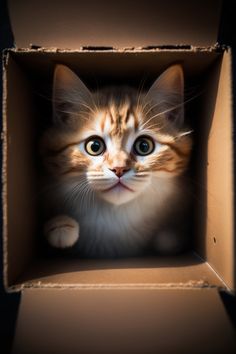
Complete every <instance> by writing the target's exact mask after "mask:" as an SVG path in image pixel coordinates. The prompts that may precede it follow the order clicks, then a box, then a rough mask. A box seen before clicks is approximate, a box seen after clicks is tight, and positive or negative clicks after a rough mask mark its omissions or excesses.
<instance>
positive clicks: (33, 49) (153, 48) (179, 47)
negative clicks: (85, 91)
mask: <svg viewBox="0 0 236 354" xmlns="http://www.w3.org/2000/svg"><path fill="white" fill-rule="evenodd" d="M227 49H228V46H225V45H220V44H219V43H216V44H215V45H213V46H209V47H196V46H192V45H188V44H175V45H160V46H158V45H149V46H145V47H124V48H115V47H110V46H109V47H104V46H96V47H95V46H89V45H88V46H83V47H80V48H78V49H70V48H57V47H40V46H38V45H34V44H31V45H30V47H29V48H17V47H15V48H11V49H9V50H8V51H11V52H17V53H20V52H22V53H28V52H30V53H81V52H101V53H103V52H114V53H124V52H128V53H129V52H130V53H143V52H169V51H171V52H172V51H173V52H174V51H177V52H223V51H224V50H227Z"/></svg>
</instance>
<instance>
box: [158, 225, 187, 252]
mask: <svg viewBox="0 0 236 354" xmlns="http://www.w3.org/2000/svg"><path fill="white" fill-rule="evenodd" d="M153 246H154V249H155V251H156V252H158V253H160V254H163V255H173V254H177V253H179V252H181V251H182V250H183V241H182V240H181V235H180V234H179V233H178V232H175V231H172V230H163V231H160V232H159V233H158V235H157V236H156V237H155V239H154V244H153Z"/></svg>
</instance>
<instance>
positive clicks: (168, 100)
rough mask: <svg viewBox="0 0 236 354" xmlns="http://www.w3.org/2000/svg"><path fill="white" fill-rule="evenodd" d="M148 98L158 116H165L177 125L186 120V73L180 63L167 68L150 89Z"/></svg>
mask: <svg viewBox="0 0 236 354" xmlns="http://www.w3.org/2000/svg"><path fill="white" fill-rule="evenodd" d="M146 99H147V100H148V101H149V102H150V105H151V106H153V110H154V112H155V113H156V114H157V116H158V115H159V113H160V114H162V113H163V114H165V116H166V117H167V118H168V119H169V120H170V121H171V122H173V123H174V124H175V125H177V126H179V127H180V126H182V124H183V122H184V73H183V68H182V66H181V65H179V64H175V65H172V66H170V67H169V68H168V69H167V70H165V71H164V72H163V73H162V74H161V75H160V76H159V77H158V79H157V80H156V81H155V82H154V84H153V85H152V86H151V88H150V89H149V91H148V93H147V95H146Z"/></svg>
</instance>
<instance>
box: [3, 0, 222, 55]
mask: <svg viewBox="0 0 236 354" xmlns="http://www.w3.org/2000/svg"><path fill="white" fill-rule="evenodd" d="M8 3H9V11H10V16H11V19H12V25H13V33H14V35H15V40H16V44H17V46H18V47H19V48H24V47H25V48H27V47H28V46H29V44H30V43H31V44H34V45H39V46H43V47H56V48H68V49H73V50H75V49H78V48H79V47H84V46H85V47H87V46H104V47H114V48H122V47H146V46H151V45H154V46H155V45H170V44H187V45H189V44H191V45H194V46H211V45H214V44H215V43H216V42H217V32H218V25H219V18H220V9H221V1H220V0H210V1H209V0H207V1H205V0H199V1H198V2H195V1H186V0H178V2H175V1H170V0H166V1H161V0H156V1H153V0H149V1H140V2H134V1H132V0H128V1H127V0H126V1H125V0H120V1H119V2H110V1H108V0H100V1H95V0H90V1H87V2H84V1H74V0H69V1H66V2H65V1H60V2H59V3H58V1H41V2H40V3H39V2H37V1H28V0H21V1H14V0H9V1H8Z"/></svg>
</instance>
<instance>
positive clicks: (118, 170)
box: [110, 167, 129, 178]
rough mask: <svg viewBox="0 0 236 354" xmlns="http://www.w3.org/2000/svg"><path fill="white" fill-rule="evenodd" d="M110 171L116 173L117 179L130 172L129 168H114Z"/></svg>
mask: <svg viewBox="0 0 236 354" xmlns="http://www.w3.org/2000/svg"><path fill="white" fill-rule="evenodd" d="M110 170H111V171H112V172H114V173H115V174H116V175H117V177H119V178H120V177H122V176H123V175H124V174H125V173H126V172H128V171H129V168H127V167H114V168H110Z"/></svg>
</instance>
